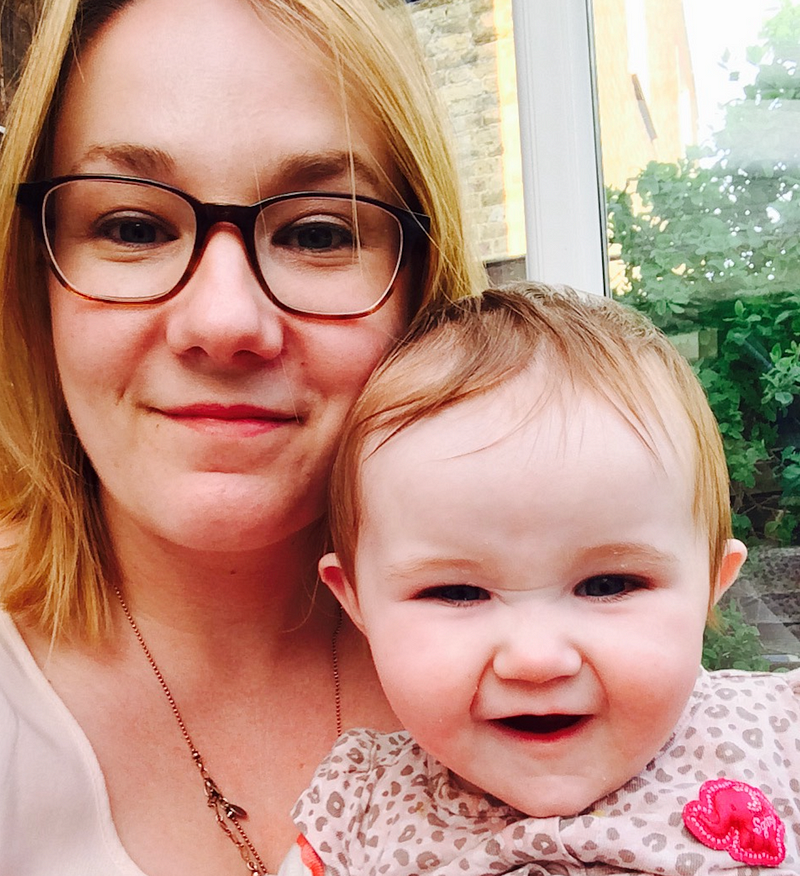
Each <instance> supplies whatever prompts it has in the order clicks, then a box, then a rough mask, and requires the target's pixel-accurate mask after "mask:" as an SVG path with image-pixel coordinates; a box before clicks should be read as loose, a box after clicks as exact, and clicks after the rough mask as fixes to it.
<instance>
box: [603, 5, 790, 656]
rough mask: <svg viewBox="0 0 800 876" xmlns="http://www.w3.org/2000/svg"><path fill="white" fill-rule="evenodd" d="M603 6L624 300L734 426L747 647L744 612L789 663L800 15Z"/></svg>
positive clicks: (610, 185)
mask: <svg viewBox="0 0 800 876" xmlns="http://www.w3.org/2000/svg"><path fill="white" fill-rule="evenodd" d="M593 7H594V14H593V22H594V35H595V53H596V69H597V95H598V113H599V125H600V142H601V151H602V166H603V174H604V178H605V184H606V198H607V220H608V229H609V266H610V277H611V286H612V292H613V294H614V295H615V297H617V298H618V299H620V300H622V301H624V302H627V303H629V304H630V305H631V306H633V307H637V308H639V309H641V310H643V311H644V312H646V313H647V314H648V315H649V316H651V317H652V318H653V319H654V320H655V322H656V323H657V324H658V325H659V326H660V327H661V328H662V329H664V331H665V332H666V333H667V334H668V335H669V336H670V337H671V338H672V340H673V341H674V343H675V344H676V345H677V346H678V348H679V349H680V350H681V351H682V352H683V353H684V355H685V356H687V357H688V359H689V360H690V361H691V362H692V364H693V366H694V368H695V369H696V371H697V373H698V375H699V377H700V379H701V381H702V383H703V385H704V386H705V388H706V391H707V393H708V396H709V399H710V401H711V405H712V407H713V409H714V412H715V413H716V415H717V417H718V419H719V421H720V425H721V430H722V434H723V439H724V442H725V450H726V455H727V459H728V466H729V470H730V474H731V478H732V481H733V489H732V499H733V507H734V525H735V532H736V535H738V536H739V537H741V538H742V539H743V540H744V541H745V542H746V543H747V544H748V545H749V546H750V548H751V558H750V559H749V560H748V562H747V564H746V566H745V570H744V573H743V575H742V578H741V581H740V582H739V583H738V584H737V586H736V588H735V590H734V594H733V600H734V601H735V603H736V605H734V606H733V607H728V608H726V611H727V612H728V614H729V615H730V618H729V619H730V623H731V630H733V631H734V632H737V631H738V632H739V633H740V635H739V639H738V640H737V641H733V638H731V641H732V642H733V645H732V647H734V648H739V649H740V651H741V653H740V654H739V655H738V656H739V658H740V660H741V662H742V665H743V666H744V664H745V663H746V664H747V666H748V667H750V668H752V667H753V666H754V665H758V661H759V657H758V655H757V653H756V651H757V642H756V641H754V640H753V639H752V638H751V639H748V631H747V629H746V628H745V627H743V626H742V619H741V616H740V615H739V614H737V612H738V611H741V613H742V615H743V617H744V621H746V622H750V623H752V624H755V625H756V626H757V628H758V631H759V634H760V638H761V643H762V645H763V649H764V652H765V654H766V655H767V657H768V658H769V659H770V661H771V662H772V663H773V664H780V663H787V662H789V663H794V662H798V660H800V658H798V654H800V588H799V587H798V582H800V162H799V159H800V137H798V136H797V133H798V131H800V72H799V71H798V61H799V60H800V3H798V2H797V0H751V2H750V3H748V4H736V11H735V13H734V12H733V11H732V10H731V6H730V3H729V2H727V0H683V2H682V0H594V3H593ZM737 606H738V608H737ZM729 644H730V643H729Z"/></svg>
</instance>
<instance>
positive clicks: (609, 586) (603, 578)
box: [575, 575, 644, 599]
mask: <svg viewBox="0 0 800 876" xmlns="http://www.w3.org/2000/svg"><path fill="white" fill-rule="evenodd" d="M643 586H644V584H643V583H642V581H640V580H639V579H638V578H632V577H629V576H627V575H595V576H593V577H592V578H587V579H586V580H585V581H581V583H580V584H578V586H577V587H576V588H575V595H576V596H586V597H588V598H590V599H608V598H611V597H614V596H623V595H625V594H626V593H631V592H633V591H634V590H641V589H642V587H643Z"/></svg>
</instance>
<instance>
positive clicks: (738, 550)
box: [714, 538, 747, 603]
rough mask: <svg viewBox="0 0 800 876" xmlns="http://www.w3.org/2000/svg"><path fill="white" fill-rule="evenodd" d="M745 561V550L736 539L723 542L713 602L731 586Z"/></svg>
mask: <svg viewBox="0 0 800 876" xmlns="http://www.w3.org/2000/svg"><path fill="white" fill-rule="evenodd" d="M746 559H747V548H746V547H745V546H744V544H742V542H740V541H739V539H738V538H729V539H728V541H727V542H725V553H724V554H723V555H722V563H721V564H720V567H719V575H718V577H717V580H716V586H715V588H714V602H715V603H716V602H717V601H718V600H719V598H720V596H722V594H723V593H724V592H725V591H726V590H727V589H728V588H729V587H730V586H731V584H733V582H734V581H735V580H736V579H737V577H738V576H739V570H740V569H741V568H742V565H743V564H744V561H745V560H746Z"/></svg>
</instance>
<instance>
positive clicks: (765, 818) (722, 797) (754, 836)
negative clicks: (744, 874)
mask: <svg viewBox="0 0 800 876" xmlns="http://www.w3.org/2000/svg"><path fill="white" fill-rule="evenodd" d="M698 797H699V800H691V801H690V802H689V803H687V804H686V806H684V807H683V823H684V824H685V825H686V827H687V828H688V830H689V832H690V833H691V834H692V835H693V836H695V837H696V838H697V839H699V840H700V842H701V843H703V845H705V846H708V847H709V848H710V849H720V850H722V851H727V852H728V854H729V855H730V856H731V857H732V858H733V860H734V861H741V862H742V863H743V864H751V865H753V866H755V867H777V866H778V864H780V863H781V861H782V860H783V859H784V858H785V857H786V846H785V845H784V836H785V834H786V828H785V827H784V826H783V822H782V821H781V820H780V818H779V817H778V813H777V812H776V811H775V808H774V807H773V805H772V804H771V803H770V802H769V800H767V798H766V797H765V796H764V795H763V794H762V793H761V791H759V790H758V788H754V787H753V786H752V785H748V784H747V783H746V782H736V781H733V780H731V779H710V780H709V781H707V782H703V784H702V785H701V786H700V793H699V794H698Z"/></svg>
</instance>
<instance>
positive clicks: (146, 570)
mask: <svg viewBox="0 0 800 876" xmlns="http://www.w3.org/2000/svg"><path fill="white" fill-rule="evenodd" d="M385 5H386V4H378V3H376V2H375V0H251V2H248V0H105V2H103V0H82V2H77V0H51V2H49V3H48V4H46V7H45V12H44V14H43V18H42V21H41V23H40V27H39V29H38V31H37V36H36V39H35V41H34V45H33V47H32V50H31V54H30V56H29V64H28V68H27V70H26V72H25V74H24V77H23V79H22V82H21V84H20V87H19V90H18V93H17V99H16V103H15V106H14V108H13V109H12V112H11V114H10V117H9V120H8V127H9V132H10V133H9V135H8V137H7V141H6V143H5V144H4V155H3V165H2V173H0V179H1V180H2V182H1V183H0V184H1V185H2V192H3V193H4V199H3V205H2V220H1V221H2V224H0V241H2V244H1V246H2V249H1V250H0V266H2V271H3V277H4V289H5V290H6V291H5V293H4V296H3V300H2V333H3V334H2V353H1V354H0V359H1V363H0V368H1V369H2V374H3V376H4V378H5V379H4V382H3V384H2V390H1V391H2V396H1V397H0V429H1V430H2V455H1V456H0V460H2V461H1V462H0V466H1V467H2V472H3V480H2V483H3V497H2V512H3V519H4V521H5V529H4V541H5V544H6V546H7V547H6V550H5V551H4V553H3V562H4V566H3V575H4V581H5V583H4V585H3V590H2V594H3V599H4V605H5V609H6V613H4V614H3V615H2V616H0V621H2V625H1V626H0V773H2V776H3V779H2V787H3V789H4V793H3V795H2V799H0V872H2V873H4V874H5V873H9V874H11V873H13V874H14V876H23V874H36V876H39V874H48V876H49V874H54V873H58V874H60V876H65V874H81V876H92V874H101V873H102V874H103V876H108V874H127V876H142V874H147V876H162V874H164V876H166V874H169V876H172V874H174V873H176V872H186V873H188V872H191V873H193V874H215V876H216V874H219V873H237V872H247V871H248V870H249V871H250V872H252V873H274V872H276V871H277V869H278V867H279V865H280V862H281V860H282V859H283V858H284V856H285V854H286V852H287V850H288V849H289V848H290V846H291V845H292V842H293V840H294V835H295V830H294V828H293V826H292V824H291V821H290V819H289V815H288V813H289V811H290V809H291V806H292V803H293V801H294V799H295V797H296V796H297V794H298V793H299V792H300V790H301V789H302V788H303V787H304V785H305V784H306V782H307V780H308V779H309V777H310V776H311V774H312V772H313V769H314V767H315V765H316V764H317V762H318V761H319V760H320V759H321V757H322V756H323V755H324V754H325V753H326V751H327V750H328V748H329V747H330V745H331V743H332V741H333V740H334V738H335V736H336V734H337V731H338V730H339V729H341V728H342V727H350V726H355V725H369V726H375V727H378V728H383V729H386V728H391V727H393V726H395V724H396V722H395V719H394V717H393V715H392V714H391V711H390V710H389V708H388V706H387V704H386V702H385V700H384V698H383V694H382V693H381V691H380V687H379V685H378V683H377V681H376V679H375V675H374V672H373V668H372V665H371V661H370V659H369V654H368V651H367V649H366V647H365V646H364V644H363V641H362V640H361V639H360V637H359V636H358V635H357V633H356V632H355V631H354V630H353V629H352V628H351V627H350V626H349V624H348V623H347V622H346V621H345V620H343V619H341V617H340V616H339V614H338V613H337V611H336V609H335V607H334V606H333V604H332V602H331V601H330V599H329V598H328V597H327V596H326V595H325V594H324V593H323V592H322V590H319V591H318V590H317V587H316V577H315V566H316V561H317V558H318V556H319V555H320V553H321V550H322V545H323V544H324V540H325V531H324V524H323V522H322V519H321V518H322V513H323V507H324V495H325V488H326V481H327V476H328V468H329V464H330V460H331V456H332V453H333V451H334V449H335V445H336V439H337V434H338V431H339V428H340V425H341V422H342V419H343V417H344V415H345V414H346V412H347V410H348V409H349V407H350V405H351V403H352V401H353V399H354V398H355V396H356V394H357V393H358V390H359V388H360V387H361V385H362V383H363V381H364V380H365V379H366V377H367V375H368V374H369V373H370V371H371V370H372V368H373V367H374V365H375V364H376V362H377V361H378V359H379V358H380V357H381V356H382V354H383V353H384V351H385V350H386V349H387V348H388V347H389V346H390V345H391V344H392V342H393V341H394V340H395V339H396V338H397V337H398V336H399V335H401V334H402V332H403V331H404V328H405V326H406V324H407V323H408V320H409V319H410V317H411V315H412V314H413V312H414V310H415V309H416V308H417V307H418V305H419V304H420V302H421V301H423V300H426V299H430V298H435V297H436V296H440V295H443V294H445V290H446V291H447V293H448V294H449V295H456V296H457V295H463V294H468V293H469V292H470V290H471V289H472V288H473V286H474V282H473V281H474V280H475V279H477V278H476V276H475V274H476V272H475V270H474V269H473V267H472V266H471V265H472V263H471V262H470V260H469V259H468V257H467V255H466V252H465V249H464V244H463V240H464V232H463V228H462V225H461V219H460V213H459V208H458V201H457V196H456V194H455V185H454V173H453V169H452V165H451V163H450V161H449V158H448V155H449V153H448V151H447V148H446V144H445V143H444V141H443V139H442V136H441V133H440V130H439V127H438V122H437V120H436V111H435V108H434V103H433V99H432V97H431V93H430V84H429V83H428V81H427V79H426V78H425V75H424V73H423V72H422V70H423V67H422V64H421V62H420V60H419V58H418V56H417V54H416V53H415V51H416V50H415V49H414V44H413V39H412V37H411V36H410V35H409V33H408V31H407V23H404V19H402V18H401V17H400V12H401V11H402V10H387V9H385V8H383V7H385ZM76 6H77V8H76ZM120 177H122V178H125V179H122V180H121V179H120ZM129 178H132V181H131V179H129ZM22 180H26V181H28V183H29V184H27V185H23V186H21V187H20V188H19V194H18V200H19V207H18V208H16V209H15V207H14V203H13V202H14V198H15V195H16V194H17V185H18V183H19V182H20V181H22ZM296 193H305V194H301V195H300V196H299V197H298V196H297V195H296ZM288 195H291V197H286V196H288ZM336 196H338V197H336ZM252 204H257V205H258V206H256V207H253V208H250V209H247V208H244V207H239V208H236V207H231V206H229V205H252ZM208 205H217V206H215V207H212V206H208ZM425 216H428V217H429V220H427V219H425ZM428 223H429V226H428ZM354 227H355V230H354ZM428 227H429V229H430V230H429V233H426V229H427V228H428ZM48 682H49V684H48ZM243 810H246V814H245V812H244V811H243ZM215 818H216V820H217V822H218V823H217V824H216V825H215V823H214V819H215Z"/></svg>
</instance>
